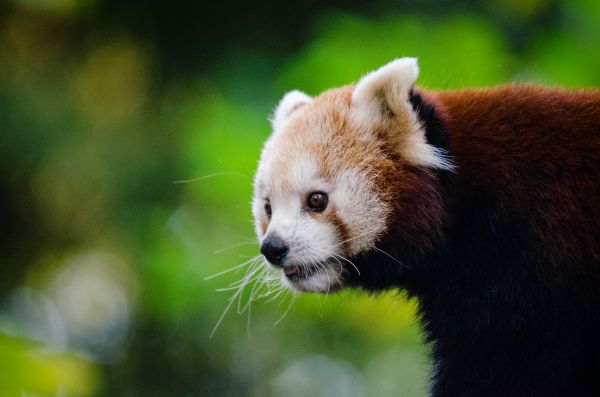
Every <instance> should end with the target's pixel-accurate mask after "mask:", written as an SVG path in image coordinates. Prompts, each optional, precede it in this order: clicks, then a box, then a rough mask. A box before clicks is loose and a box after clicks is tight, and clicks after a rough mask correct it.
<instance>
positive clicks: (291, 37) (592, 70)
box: [0, 0, 600, 397]
mask: <svg viewBox="0 0 600 397" xmlns="http://www.w3.org/2000/svg"><path fill="white" fill-rule="evenodd" d="M415 3H416V2H415ZM399 56H416V57H418V58H419V59H420V64H421V77H420V79H419V83H420V85H422V86H425V87H428V88H441V89H445V88H454V87H465V86H490V85H494V84H499V83H503V82H508V81H523V82H535V83H543V84H551V85H563V86H573V87H577V86H598V84H599V83H600V2H598V1H597V0H570V1H568V0H564V1H557V0H554V1H544V0H507V1H502V0H492V1H488V2H475V1H468V0H462V1H449V0H430V1H422V2H418V4H412V2H408V1H396V2H387V1H381V0H376V1H370V2H365V1H358V0H351V1H341V0H338V1H316V0H309V1H306V2H301V3H289V4H286V3H282V2H275V1H268V2H264V3H260V4H252V3H251V2H244V3H239V4H232V3H227V2H211V3H210V4H209V3H207V2H200V1H191V0H189V1H180V2H177V3H172V4H171V3H169V2H164V1H158V0H149V1H142V0H133V1H119V0H87V1H83V0H12V1H3V2H0V223H1V226H2V227H1V230H0V233H1V238H0V247H1V248H0V249H1V260H2V263H1V265H2V273H1V277H0V397H5V396H6V397H7V396H213V395H214V396H243V395H264V396H305V395H312V396H367V395H368V396H392V395H402V396H423V395H426V393H427V376H428V372H429V370H430V366H429V363H428V359H427V349H426V347H423V346H422V345H421V343H420V341H421V335H420V332H419V330H418V326H417V324H416V320H415V317H414V311H415V302H412V301H407V300H406V299H405V298H404V297H403V296H402V295H401V294H398V293H397V292H393V293H388V294H383V295H379V296H366V295H365V294H363V293H360V292H355V291H349V292H344V293H341V294H336V295H331V296H328V297H325V296H314V295H303V296H299V297H298V298H297V299H295V300H293V298H292V296H291V294H289V293H285V294H282V295H281V296H278V297H277V298H276V299H274V300H272V301H270V302H267V301H268V299H262V300H257V301H255V302H252V304H251V305H250V306H249V309H250V310H248V308H246V310H245V311H243V313H238V312H239V311H242V309H244V308H245V306H246V303H247V302H248V299H249V294H250V291H249V290H251V288H252V286H249V287H248V288H246V290H245V292H244V293H242V294H240V296H239V298H240V300H239V302H241V303H240V305H239V307H238V301H236V302H235V303H234V304H233V305H232V307H231V310H230V311H229V312H228V313H227V314H226V315H225V316H224V318H223V321H222V323H221V324H220V327H219V328H218V329H217V330H216V332H215V333H214V336H213V337H212V338H210V337H209V336H210V334H211V332H212V330H213V327H214V326H215V325H216V324H217V322H218V320H219V318H220V316H221V314H222V313H223V311H224V310H225V308H226V307H227V304H228V303H229V301H228V299H229V297H230V296H231V295H232V294H233V293H235V292H236V291H235V290H231V291H224V292H217V291H216V290H217V289H219V288H222V287H227V286H229V285H230V284H231V283H234V282H235V281H237V280H239V279H240V278H242V277H244V274H245V269H244V268H240V269H239V271H238V272H237V273H236V272H230V273H227V274H224V275H222V276H219V277H214V278H209V279H208V280H207V279H206V278H207V277H208V276H210V275H213V274H215V273H219V272H220V271H222V270H225V269H227V268H230V267H232V266H235V265H236V264H239V263H242V262H244V261H246V260H247V259H249V258H251V257H253V256H255V255H256V254H257V246H256V244H255V243H254V241H255V237H254V232H253V226H252V219H251V215H250V208H249V202H250V199H251V182H252V175H253V173H254V169H255V167H256V164H257V159H258V156H259V151H260V147H261V143H262V142H263V141H264V140H265V138H266V137H267V136H268V134H269V125H268V122H267V116H268V115H269V113H270V112H271V110H272V108H273V106H274V104H275V103H276V102H277V101H278V99H279V98H280V97H281V96H282V95H283V93H284V92H286V91H287V90H290V89H293V88H298V89H302V90H305V91H306V92H308V93H309V94H318V93H319V92H320V91H322V90H324V89H326V88H329V87H332V86H336V85H342V84H346V83H349V82H352V81H356V80H357V79H358V78H359V77H360V76H361V75H362V74H364V73H365V72H367V71H369V70H372V69H374V68H376V67H378V66H380V65H382V64H383V63H385V62H387V61H389V60H391V59H393V58H395V57H399ZM184 180H188V181H187V182H180V183H179V182H178V181H184ZM291 303H293V304H291ZM286 313H287V316H285V318H283V319H281V318H282V316H283V315H284V314H286ZM279 319H281V321H278V320H279Z"/></svg>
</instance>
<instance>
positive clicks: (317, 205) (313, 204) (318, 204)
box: [306, 192, 327, 212]
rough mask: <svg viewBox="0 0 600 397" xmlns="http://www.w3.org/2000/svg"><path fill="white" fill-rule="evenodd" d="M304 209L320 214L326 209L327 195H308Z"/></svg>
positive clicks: (316, 193)
mask: <svg viewBox="0 0 600 397" xmlns="http://www.w3.org/2000/svg"><path fill="white" fill-rule="evenodd" d="M306 207H307V208H308V210H309V211H315V212H321V211H323V210H325V208H326V207H327V193H323V192H313V193H311V194H309V195H308V200H307V202H306Z"/></svg>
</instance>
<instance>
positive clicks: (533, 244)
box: [388, 85, 600, 396]
mask: <svg viewBox="0 0 600 397" xmlns="http://www.w3.org/2000/svg"><path fill="white" fill-rule="evenodd" d="M416 95H419V94H418V93H417V94H416ZM421 99H422V103H421V104H420V106H422V107H429V108H430V110H431V113H429V116H428V117H433V118H436V117H437V118H438V120H437V128H438V130H437V131H430V136H431V137H435V136H436V135H441V136H443V137H444V139H442V140H443V141H444V140H445V143H446V145H447V146H446V147H445V149H447V151H448V154H449V155H450V157H451V158H452V160H453V162H454V164H455V169H454V172H447V171H444V172H442V173H440V174H438V177H437V180H436V181H435V183H436V184H438V186H437V187H436V189H437V191H438V192H439V193H440V194H441V195H442V196H443V199H442V201H443V203H444V204H443V206H444V208H445V211H444V214H443V216H442V217H441V218H440V219H443V221H442V223H443V226H441V228H442V229H443V230H444V231H443V236H444V237H443V239H442V240H443V242H441V243H440V244H439V245H438V246H437V247H435V248H434V249H433V250H431V251H430V252H429V253H428V254H427V255H425V256H423V255H415V256H414V257H415V258H419V259H416V262H420V263H414V264H413V266H411V267H412V270H409V271H407V272H406V273H405V274H403V275H400V276H399V278H398V279H397V280H396V284H400V285H402V286H403V287H405V288H407V289H408V290H409V292H411V293H412V294H414V295H415V296H417V297H418V298H419V300H420V307H421V314H422V318H423V323H424V326H425V330H426V331H427V337H428V340H429V341H430V342H431V343H432V349H433V357H434V359H435V364H436V365H435V378H434V384H433V395H434V396H564V395H600V378H599V377H598V374H599V373H600V206H599V204H600V199H599V198H600V91H598V90H595V91H594V90H589V91H564V90H557V89H545V88H538V87H531V86H515V85H511V86H505V87H500V88H495V89H485V90H466V91H452V92H440V93H426V92H422V93H421ZM424 121H425V124H426V125H427V120H424ZM430 124H431V123H430ZM432 124H433V125H436V122H434V123H432ZM437 139H438V140H439V139H440V137H439V136H438V137H437ZM426 179H427V180H428V181H431V180H430V179H429V178H426ZM397 222H398V224H402V221H401V220H397ZM402 227H405V225H403V226H402ZM388 249H390V250H391V251H392V252H398V249H394V241H393V239H392V240H391V241H389V245H388ZM401 250H406V246H405V245H401ZM409 266H410V265H409Z"/></svg>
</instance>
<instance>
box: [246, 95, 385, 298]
mask: <svg viewBox="0 0 600 397" xmlns="http://www.w3.org/2000/svg"><path fill="white" fill-rule="evenodd" d="M350 94H351V90H350V89H348V88H346V89H342V90H337V91H332V92H329V93H327V94H324V95H323V96H322V97H319V98H317V99H314V100H312V99H310V98H308V97H306V96H304V95H301V94H299V93H292V94H291V95H292V96H295V98H293V97H292V98H290V96H289V95H288V97H287V99H284V100H283V101H282V104H281V105H280V107H279V110H278V111H282V110H281V109H286V108H288V107H290V108H291V110H292V113H291V114H290V115H289V117H288V118H286V119H284V120H283V121H282V120H281V119H280V120H277V119H276V120H274V123H273V124H274V133H273V136H272V137H271V138H270V139H269V140H268V142H267V143H266V145H265V148H264V150H263V154H262V158H261V162H260V166H259V169H258V172H257V174H256V179H255V196H254V201H253V212H254V217H255V220H256V231H257V234H258V237H259V240H260V242H261V251H262V252H263V254H264V255H265V257H266V259H267V260H268V261H269V262H270V263H271V264H272V265H274V266H277V267H281V268H282V270H283V279H284V281H285V282H286V283H288V284H289V285H290V286H292V287H294V288H296V289H299V290H302V291H313V292H327V291H332V290H336V289H339V288H340V287H342V286H343V285H344V280H345V278H346V276H347V272H348V271H352V270H354V269H353V268H352V264H351V259H349V258H350V257H351V256H353V255H355V254H357V253H359V252H361V251H364V250H368V249H369V248H370V247H371V246H372V245H373V244H374V242H375V241H376V239H377V237H378V236H379V235H380V234H381V233H383V232H384V231H385V219H386V217H387V213H388V211H389V210H388V207H387V205H386V204H385V203H384V202H383V201H382V200H381V198H380V197H379V195H378V193H377V189H376V187H375V186H374V180H373V175H371V174H372V172H374V171H375V170H374V168H373V166H372V165H371V164H370V161H374V159H375V156H374V155H373V153H375V152H378V150H379V149H378V148H377V147H375V146H373V144H372V142H370V141H369V140H364V139H361V137H360V134H358V132H357V131H356V130H353V129H352V126H350V124H349V120H348V110H349V107H350ZM290 100H294V103H286V102H287V101H290ZM282 106H283V108H282ZM294 107H295V108H294ZM279 116H281V115H279ZM275 117H278V116H277V114H276V116H275ZM347 269H348V270H347ZM354 271H355V270H354Z"/></svg>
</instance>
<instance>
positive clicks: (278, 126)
mask: <svg viewBox="0 0 600 397" xmlns="http://www.w3.org/2000/svg"><path fill="white" fill-rule="evenodd" d="M311 101H312V98H311V97H310V96H308V95H306V94H305V93H303V92H302V91H298V90H293V91H290V92H288V93H287V94H285V95H284V96H283V98H281V101H279V104H278V105H277V107H276V108H275V111H274V112H273V116H272V117H271V126H272V128H273V132H277V131H281V130H282V127H283V125H284V123H285V121H286V120H287V119H288V118H289V117H290V115H291V114H292V113H293V112H294V110H296V109H298V108H299V107H301V106H304V105H306V104H308V103H310V102H311Z"/></svg>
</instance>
